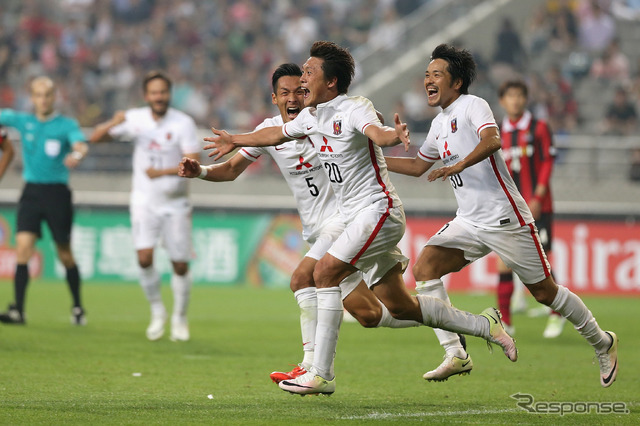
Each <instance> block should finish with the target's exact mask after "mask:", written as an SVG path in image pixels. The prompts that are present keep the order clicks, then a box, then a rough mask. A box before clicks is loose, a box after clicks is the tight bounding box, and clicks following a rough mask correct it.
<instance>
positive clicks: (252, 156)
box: [241, 148, 258, 160]
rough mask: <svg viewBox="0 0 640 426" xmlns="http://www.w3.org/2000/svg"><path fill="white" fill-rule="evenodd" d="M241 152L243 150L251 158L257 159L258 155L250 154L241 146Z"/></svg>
mask: <svg viewBox="0 0 640 426" xmlns="http://www.w3.org/2000/svg"><path fill="white" fill-rule="evenodd" d="M241 151H242V152H244V153H245V154H247V155H248V156H249V157H251V158H255V159H256V160H257V159H258V157H256V156H255V155H251V154H250V153H249V152H248V151H247V150H246V149H244V148H242V149H241Z"/></svg>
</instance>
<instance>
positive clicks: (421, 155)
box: [418, 151, 440, 161]
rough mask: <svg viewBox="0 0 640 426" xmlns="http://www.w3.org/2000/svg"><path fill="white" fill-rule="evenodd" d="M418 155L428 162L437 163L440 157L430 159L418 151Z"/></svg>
mask: <svg viewBox="0 0 640 426" xmlns="http://www.w3.org/2000/svg"><path fill="white" fill-rule="evenodd" d="M418 155H420V157H423V158H426V159H427V160H429V161H438V160H439V159H440V157H438V158H431V157H429V156H428V155H424V154H423V153H421V152H420V151H418Z"/></svg>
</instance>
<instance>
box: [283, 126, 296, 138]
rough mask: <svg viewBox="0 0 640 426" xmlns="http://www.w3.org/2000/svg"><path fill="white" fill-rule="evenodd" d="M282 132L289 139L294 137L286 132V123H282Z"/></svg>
mask: <svg viewBox="0 0 640 426" xmlns="http://www.w3.org/2000/svg"><path fill="white" fill-rule="evenodd" d="M282 133H284V134H285V135H286V136H287V137H289V138H291V139H295V137H293V136H291V135H290V134H289V133H287V123H284V124H283V125H282Z"/></svg>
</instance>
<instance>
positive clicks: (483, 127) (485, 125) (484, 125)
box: [476, 123, 498, 136]
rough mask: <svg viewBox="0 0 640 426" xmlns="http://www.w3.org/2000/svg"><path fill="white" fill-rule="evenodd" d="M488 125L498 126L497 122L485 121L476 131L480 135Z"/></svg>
mask: <svg viewBox="0 0 640 426" xmlns="http://www.w3.org/2000/svg"><path fill="white" fill-rule="evenodd" d="M486 127H498V125H497V124H496V123H484V124H483V125H482V126H480V127H478V130H477V131H476V133H477V135H478V136H480V132H481V131H483V130H484V129H485V128H486Z"/></svg>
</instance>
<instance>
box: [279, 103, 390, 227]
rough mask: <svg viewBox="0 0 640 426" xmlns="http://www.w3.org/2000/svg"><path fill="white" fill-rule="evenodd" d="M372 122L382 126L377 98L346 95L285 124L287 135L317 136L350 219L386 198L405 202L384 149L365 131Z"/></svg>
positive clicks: (316, 143) (315, 142) (315, 139)
mask: <svg viewBox="0 0 640 426" xmlns="http://www.w3.org/2000/svg"><path fill="white" fill-rule="evenodd" d="M370 125H371V126H381V125H382V124H381V123H380V120H379V119H378V116H377V115H376V111H375V109H374V107H373V104H372V103H371V101H370V100H369V99H367V98H363V97H361V96H353V97H351V96H347V95H340V96H337V97H336V98H334V99H332V100H331V101H329V102H325V103H323V104H319V105H318V106H317V107H316V108H312V107H308V108H305V109H303V110H302V111H301V112H300V114H299V115H298V117H296V119H295V120H293V121H290V122H288V123H286V124H285V125H284V126H283V128H282V131H283V133H284V134H285V135H286V136H289V137H291V138H297V137H301V136H304V135H307V136H308V137H309V139H310V140H311V141H312V143H313V145H314V146H315V149H316V151H317V153H318V157H319V158H320V160H321V161H322V163H323V167H324V170H325V172H326V173H327V176H328V178H329V181H330V182H331V187H332V188H333V192H334V194H335V195H336V198H337V199H338V204H339V206H340V211H341V213H342V214H344V215H345V216H346V217H347V218H352V217H354V216H355V215H356V214H357V213H358V212H359V211H360V210H362V209H363V208H365V207H369V206H371V205H372V204H374V203H376V202H378V201H381V200H386V201H387V202H388V205H389V207H394V206H395V207H399V206H401V205H402V203H401V201H400V198H399V197H398V195H397V194H396V190H395V188H394V187H393V184H392V183H391V181H390V180H389V174H388V172H387V163H386V162H385V160H384V155H383V154H382V149H381V148H380V147H379V146H377V145H376V144H374V143H373V142H372V141H371V140H369V138H367V137H366V136H365V135H364V130H365V129H366V127H367V126H370Z"/></svg>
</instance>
